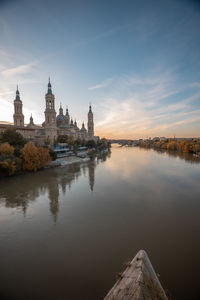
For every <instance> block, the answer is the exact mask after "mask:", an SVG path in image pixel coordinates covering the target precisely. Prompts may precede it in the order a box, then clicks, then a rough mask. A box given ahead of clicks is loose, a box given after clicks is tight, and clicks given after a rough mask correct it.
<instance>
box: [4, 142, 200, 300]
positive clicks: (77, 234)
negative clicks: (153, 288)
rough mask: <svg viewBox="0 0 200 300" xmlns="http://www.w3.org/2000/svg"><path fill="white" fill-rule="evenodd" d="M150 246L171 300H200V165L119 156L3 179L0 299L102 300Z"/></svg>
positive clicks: (137, 152) (118, 152) (149, 154)
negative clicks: (128, 263)
mask: <svg viewBox="0 0 200 300" xmlns="http://www.w3.org/2000/svg"><path fill="white" fill-rule="evenodd" d="M140 249H145V250H146V251H147V253H148V255H149V257H150V260H151V262H152V264H153V266H154V268H155V270H156V272H157V273H159V274H160V281H161V284H162V286H163V287H164V289H167V290H168V291H169V293H170V294H171V295H172V299H182V300H184V299H187V300H188V299H190V300H193V299H199V295H200V285H199V265H200V263H199V253H200V163H198V160H196V159H195V158H193V157H192V156H190V155H186V156H185V157H184V156H183V155H182V156H178V155H177V154H167V153H159V152H155V151H153V150H145V149H139V148H119V147H118V146H117V145H114V146H113V147H112V153H111V155H109V156H107V157H104V158H100V159H98V160H95V161H92V162H89V163H85V164H83V165H79V164H75V165H71V166H67V167H63V168H62V167H59V168H55V169H50V170H45V171H40V172H38V173H35V174H24V175H20V176H18V177H12V178H4V179H0V299H4V300H15V299H17V300H18V299H19V300H36V299H37V300H43V299H46V300H52V299H56V300H63V299H69V300H73V299H74V300H76V299H77V300H79V299H80V300H90V299H91V300H95V299H103V297H104V296H105V294H106V293H107V292H108V291H109V289H110V288H111V287H112V286H113V284H114V283H115V278H116V274H117V273H118V272H120V271H122V270H123V269H124V265H123V263H124V262H126V261H127V260H129V259H132V258H133V257H134V256H135V254H136V253H137V251H138V250H140Z"/></svg>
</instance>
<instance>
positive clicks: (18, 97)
mask: <svg viewBox="0 0 200 300" xmlns="http://www.w3.org/2000/svg"><path fill="white" fill-rule="evenodd" d="M15 101H21V100H20V95H19V89H18V85H17V90H16V97H15Z"/></svg>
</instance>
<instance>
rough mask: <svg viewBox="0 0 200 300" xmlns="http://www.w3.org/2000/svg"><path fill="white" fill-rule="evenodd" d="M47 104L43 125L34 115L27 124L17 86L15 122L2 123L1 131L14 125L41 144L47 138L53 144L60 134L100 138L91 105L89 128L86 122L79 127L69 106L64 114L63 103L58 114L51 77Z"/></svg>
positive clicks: (28, 137)
mask: <svg viewBox="0 0 200 300" xmlns="http://www.w3.org/2000/svg"><path fill="white" fill-rule="evenodd" d="M45 104H46V108H45V112H44V115H45V121H44V122H43V123H42V125H36V124H34V121H33V117H32V115H31V117H30V122H29V124H28V125H26V126H25V125H24V115H23V103H22V100H21V99H20V93H19V90H18V87H17V91H16V97H15V100H14V114H13V120H14V124H13V125H11V124H6V122H4V123H3V124H0V132H3V131H4V130H5V129H7V128H12V127H14V128H16V130H17V132H19V133H21V134H22V135H23V136H24V138H26V139H28V140H30V141H33V142H35V143H37V144H40V145H42V144H44V142H45V140H49V142H50V143H51V144H53V142H54V141H55V140H56V139H57V137H58V136H59V135H68V136H72V137H73V138H74V139H78V138H80V139H84V140H97V139H98V137H95V136H94V118H93V112H92V107H91V105H90V106H89V112H88V123H87V129H86V128H85V124H84V122H83V123H82V127H81V128H79V127H78V125H77V122H76V120H75V122H73V119H72V118H70V115H69V112H68V108H67V109H66V113H65V114H64V112H63V108H62V105H60V109H59V114H58V115H57V116H56V110H55V97H54V94H53V93H52V88H51V83H50V79H49V83H48V89H47V93H46V95H45Z"/></svg>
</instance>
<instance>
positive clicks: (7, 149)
mask: <svg viewBox="0 0 200 300" xmlns="http://www.w3.org/2000/svg"><path fill="white" fill-rule="evenodd" d="M13 153H14V147H13V146H10V145H9V144H8V143H3V144H0V155H13Z"/></svg>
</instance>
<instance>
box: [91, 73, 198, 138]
mask: <svg viewBox="0 0 200 300" xmlns="http://www.w3.org/2000/svg"><path fill="white" fill-rule="evenodd" d="M168 75H169V76H168ZM168 75H167V76H166V75H162V74H158V76H157V77H155V76H154V77H153V76H150V75H149V78H150V79H148V78H147V79H145V78H139V77H136V76H134V77H132V76H130V77H129V76H123V77H122V78H119V79H118V81H117V82H116V83H115V84H114V83H113V85H112V89H113V90H112V92H111V96H110V97H106V96H105V98H104V99H103V100H102V101H101V104H100V105H101V112H100V115H99V120H98V122H97V124H96V126H97V131H98V132H99V134H100V133H103V132H104V134H107V136H110V137H112V136H113V137H117V136H118V137H127V138H128V137H129V138H139V137H147V136H151V135H167V136H172V135H174V134H175V133H177V135H179V136H180V135H181V132H182V134H183V135H184V128H185V127H184V126H186V125H187V126H188V125H189V124H194V123H196V122H197V123H198V122H199V129H200V114H199V110H198V109H196V108H195V103H196V101H198V100H199V99H200V93H199V91H191V86H190V85H191V84H184V85H181V84H177V82H176V86H175V84H174V81H177V78H173V80H171V78H172V77H173V76H170V74H168ZM172 75H173V74H172ZM119 86H120V90H122V87H124V86H128V90H129V93H128V96H125V95H124V96H121V95H120V96H119V95H118V94H117V93H116V89H117V88H118V87H119ZM195 86H196V85H195ZM132 87H133V89H132ZM124 91H125V90H124ZM183 91H187V92H190V94H189V95H188V97H184V98H183V99H181V96H180V95H182V93H183ZM124 94H125V92H124ZM169 99H170V100H169ZM172 99H173V100H172ZM197 132H198V128H196V131H194V134H197Z"/></svg>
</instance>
